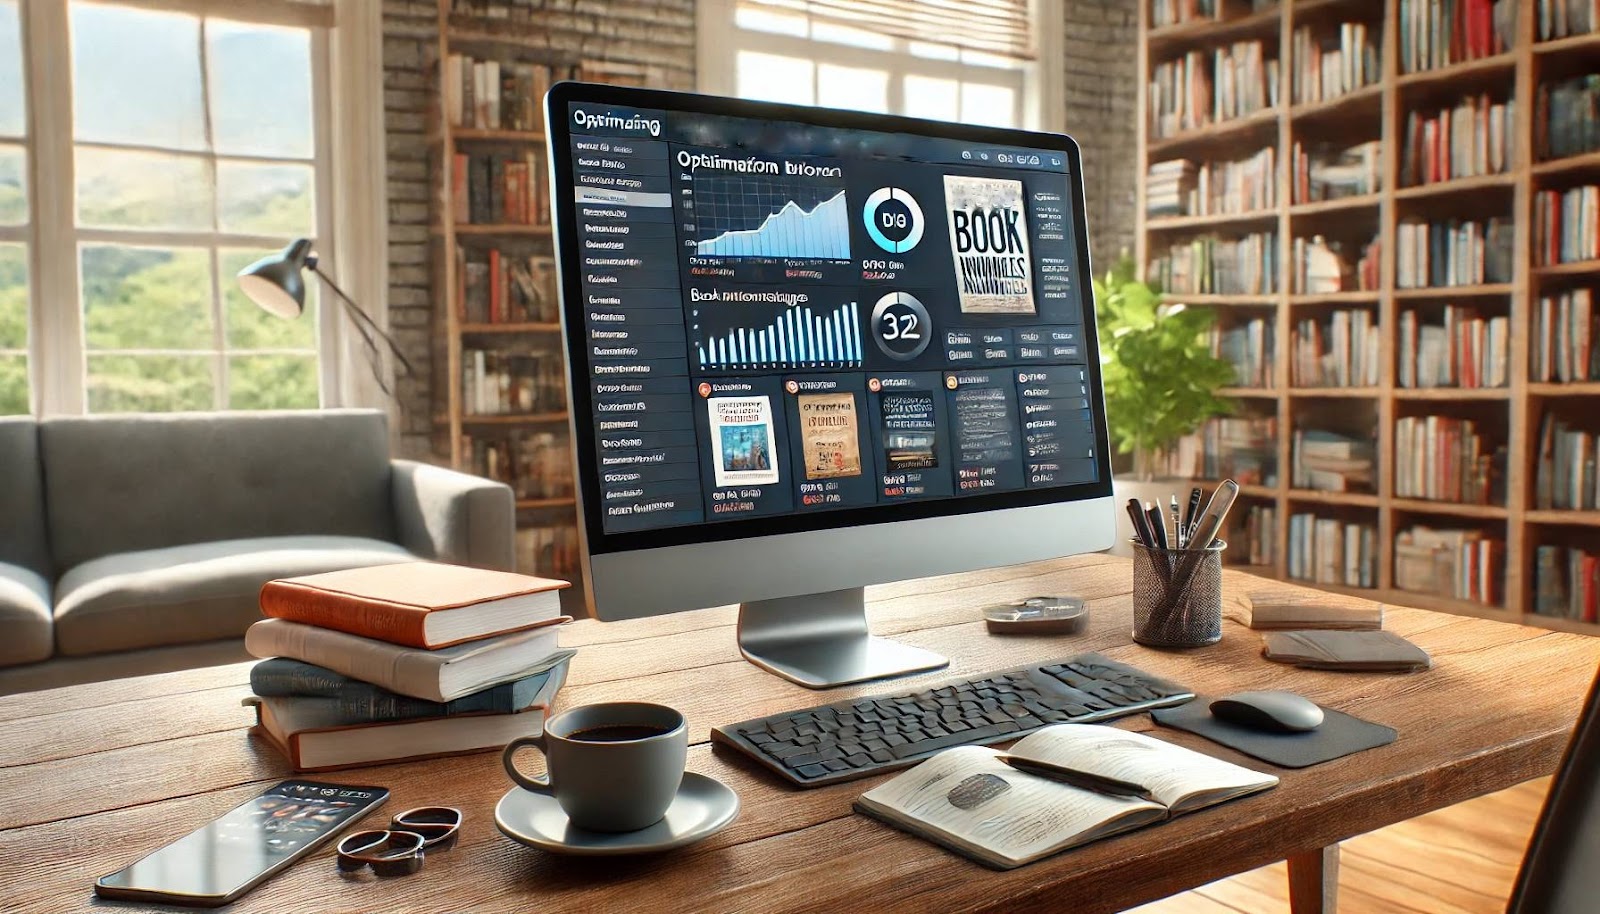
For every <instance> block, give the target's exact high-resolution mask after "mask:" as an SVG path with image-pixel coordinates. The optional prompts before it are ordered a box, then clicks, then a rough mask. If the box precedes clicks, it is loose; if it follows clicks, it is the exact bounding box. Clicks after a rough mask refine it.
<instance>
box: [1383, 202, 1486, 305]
mask: <svg viewBox="0 0 1600 914" xmlns="http://www.w3.org/2000/svg"><path fill="white" fill-rule="evenodd" d="M1512 237H1513V231H1512V225H1511V220H1509V219H1502V218H1498V217H1494V218H1490V219H1488V220H1486V221H1482V222H1479V221H1473V220H1458V219H1449V220H1444V221H1438V222H1424V221H1422V220H1420V219H1405V220H1403V221H1401V223H1400V224H1399V226H1397V230H1396V234H1395V245H1396V251H1395V285H1396V286H1397V287H1399V288H1401V289H1425V288H1437V287H1440V286H1470V285H1478V284H1481V283H1502V282H1510V281H1511V259H1512Z"/></svg>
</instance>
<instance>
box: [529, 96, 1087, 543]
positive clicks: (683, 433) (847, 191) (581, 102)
mask: <svg viewBox="0 0 1600 914" xmlns="http://www.w3.org/2000/svg"><path fill="white" fill-rule="evenodd" d="M548 105H549V111H548V117H549V122H550V133H551V136H550V142H551V151H552V188H553V190H552V193H553V196H554V202H555V218H556V221H557V230H558V236H559V237H560V238H561V239H562V243H561V245H560V250H559V257H560V267H561V272H562V283H563V287H564V290H565V306H566V307H565V313H564V318H565V320H566V330H567V333H568V334H569V338H570V339H572V340H573V342H572V344H571V346H570V348H569V357H570V367H569V371H570V374H571V382H572V383H571V387H572V403H573V408H574V411H575V429H576V435H577V439H578V440H577V441H576V442H575V443H576V447H577V451H578V455H579V461H578V463H579V467H578V471H579V476H580V480H579V482H580V485H581V486H582V490H583V492H582V494H583V501H584V505H585V510H584V523H585V525H586V534H587V536H586V541H587V542H586V545H587V548H588V550H589V552H590V553H605V552H611V551H617V550H627V549H638V548H649V547H654V546H670V545H674V544H681V543H688V542H704V541H711V540H726V539H732V538H738V537H747V536H755V535H765V534H773V533H784V532H794V531H802V530H818V529H828V528H832V527H840V526H854V525H860V524H876V523H888V522H894V521H899V520H909V519H915V518H920V517H930V516H936V515H951V514H962V513H967V512H977V511H989V510H994V509H996V508H1006V507H1021V506H1027V505H1036V504H1043V503H1048V502H1055V501H1063V500H1072V499H1076V498H1087V497H1090V496H1095V495H1108V494H1109V492H1110V483H1109V475H1108V467H1109V464H1108V461H1107V455H1106V453H1105V447H1104V442H1105V440H1106V432H1105V417H1104V415H1103V413H1102V406H1101V403H1102V400H1101V396H1100V387H1099V376H1098V365H1097V364H1096V362H1095V359H1094V358H1092V355H1093V354H1094V353H1095V352H1096V351H1097V350H1096V348H1095V346H1094V339H1093V333H1094V328H1093V322H1092V320H1086V311H1088V310H1089V309H1091V308H1092V304H1091V301H1092V300H1091V298H1090V294H1089V289H1088V282H1089V263H1088V249H1087V244H1086V239H1085V237H1084V231H1085V229H1084V225H1083V215H1082V213H1083V207H1082V203H1081V200H1080V199H1079V198H1078V195H1079V194H1081V180H1080V176H1079V174H1078V168H1079V166H1078V162H1079V159H1078V154H1077V149H1076V146H1075V145H1074V144H1072V142H1071V141H1070V140H1068V139H1067V138H1065V137H1060V136H1051V135H1046V134H1036V133H1024V132H1021V131H1008V130H997V129H986V128H977V127H965V126H958V125H950V124H940V123H934V122H927V121H917V120H911V119H905V118H887V117H882V116H873V115H864V114H859V113H851V112H837V111H826V110H822V109H807V108H798V107H790V106H778V105H764V104H754V103H745V102H736V101H731V100H727V99H714V98H709V97H705V96H692V95H683V94H677V93H665V92H648V91H643V90H625V89H615V88H607V87H595V86H582V85H573V84H566V85H563V86H558V87H556V89H555V90H553V91H552V93H551V96H550V99H549V102H548ZM580 343H581V344H580Z"/></svg>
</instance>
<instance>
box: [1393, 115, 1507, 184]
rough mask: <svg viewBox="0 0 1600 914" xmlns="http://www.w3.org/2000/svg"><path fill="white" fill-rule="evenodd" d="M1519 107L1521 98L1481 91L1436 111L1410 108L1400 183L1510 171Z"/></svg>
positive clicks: (1427, 182)
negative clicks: (1504, 97) (1497, 98)
mask: <svg viewBox="0 0 1600 914" xmlns="http://www.w3.org/2000/svg"><path fill="white" fill-rule="evenodd" d="M1516 109H1517V103H1516V101H1515V100H1510V99H1508V100H1506V101H1503V102H1499V101H1495V100H1493V99H1491V98H1490V97H1489V95H1488V93H1479V94H1478V95H1473V96H1467V97H1465V98H1462V99H1461V100H1460V101H1459V102H1457V103H1456V105H1455V106H1454V107H1451V108H1440V109H1439V110H1438V111H1436V112H1433V113H1431V114H1430V113H1428V112H1424V111H1412V112H1410V113H1409V114H1407V115H1406V129H1405V138H1404V140H1403V142H1404V145H1403V146H1401V147H1400V184H1401V185H1402V186H1405V187H1411V186H1414V185H1419V184H1433V183H1435V182H1438V181H1451V180H1454V179H1456V178H1472V177H1478V176H1480V175H1500V174H1505V173H1506V172H1508V171H1510V170H1511V160H1512V158H1513V156H1514V154H1515V153H1514V149H1515V148H1516V146H1515V144H1516V139H1515V136H1516V135H1515V128H1516Z"/></svg>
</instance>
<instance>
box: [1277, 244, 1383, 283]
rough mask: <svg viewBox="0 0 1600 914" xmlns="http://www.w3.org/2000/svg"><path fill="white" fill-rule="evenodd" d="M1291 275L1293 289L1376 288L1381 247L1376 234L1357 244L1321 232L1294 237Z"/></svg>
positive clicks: (1290, 255)
mask: <svg viewBox="0 0 1600 914" xmlns="http://www.w3.org/2000/svg"><path fill="white" fill-rule="evenodd" d="M1290 248H1291V250H1290V253H1289V258H1290V266H1292V267H1293V268H1294V275H1293V276H1292V277H1291V278H1290V286H1289V288H1290V289H1292V290H1294V291H1295V292H1297V293H1302V294H1310V295H1326V294H1328V293H1330V292H1368V291H1372V290H1375V289H1377V288H1378V280H1379V276H1378V271H1379V269H1380V264H1381V263H1382V260H1383V257H1382V251H1381V250H1380V242H1379V239H1378V238H1377V236H1373V238H1372V240H1371V241H1368V242H1367V243H1366V244H1363V245H1361V246H1360V249H1359V250H1357V249H1356V246H1355V245H1354V244H1347V243H1343V242H1339V241H1329V240H1328V239H1326V238H1324V237H1323V236H1321V235H1313V236H1311V237H1310V238H1295V239H1294V242H1293V243H1292V244H1291V245H1290Z"/></svg>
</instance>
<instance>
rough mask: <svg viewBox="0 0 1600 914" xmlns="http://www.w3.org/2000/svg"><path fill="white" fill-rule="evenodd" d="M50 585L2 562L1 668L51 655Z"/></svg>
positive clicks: (27, 571) (0, 567) (0, 584)
mask: <svg viewBox="0 0 1600 914" xmlns="http://www.w3.org/2000/svg"><path fill="white" fill-rule="evenodd" d="M50 628H51V624H50V582H49V581H46V580H45V579H44V578H43V577H41V576H40V575H39V573H38V572H36V571H33V570H31V569H28V568H23V567H21V566H20V565H10V564H6V563H5V562H0V666H11V665H13V664H17V663H32V662H34V661H35V660H44V659H47V658H48V657H49V656H50V650H51V646H52V644H53V643H54V639H53V638H51V636H50Z"/></svg>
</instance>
